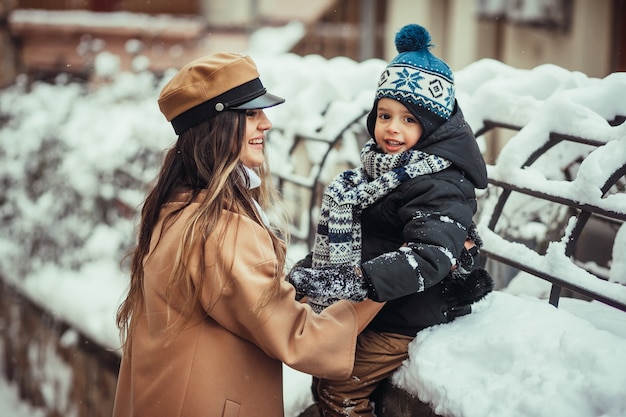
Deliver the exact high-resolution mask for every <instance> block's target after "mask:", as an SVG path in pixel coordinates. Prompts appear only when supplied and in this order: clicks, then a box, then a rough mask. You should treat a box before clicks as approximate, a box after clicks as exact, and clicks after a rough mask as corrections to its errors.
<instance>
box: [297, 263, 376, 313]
mask: <svg viewBox="0 0 626 417" xmlns="http://www.w3.org/2000/svg"><path fill="white" fill-rule="evenodd" d="M357 268H358V267H355V266H352V265H346V264H344V265H332V266H324V267H318V268H305V267H300V266H296V267H294V268H292V269H291V271H290V272H289V274H288V276H287V280H288V281H289V282H290V283H291V285H293V286H294V287H295V288H296V295H297V296H298V297H300V298H302V297H305V296H306V297H309V299H311V300H315V301H316V302H318V303H319V304H327V305H330V304H332V303H333V302H335V301H338V300H350V301H363V300H364V299H365V298H367V288H368V286H367V283H366V282H365V280H364V278H363V274H362V273H359V271H360V270H357Z"/></svg>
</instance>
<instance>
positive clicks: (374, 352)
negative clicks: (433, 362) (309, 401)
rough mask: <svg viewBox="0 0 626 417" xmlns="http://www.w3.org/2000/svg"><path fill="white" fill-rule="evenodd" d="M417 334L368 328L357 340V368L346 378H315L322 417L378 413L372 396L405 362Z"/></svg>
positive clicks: (315, 397) (355, 366)
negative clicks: (402, 333) (414, 335)
mask: <svg viewBox="0 0 626 417" xmlns="http://www.w3.org/2000/svg"><path fill="white" fill-rule="evenodd" d="M411 340H413V337H410V336H404V335H401V334H394V333H377V332H373V331H370V330H365V331H364V332H363V333H361V334H360V335H359V337H358V339H357V345H356V355H355V361H354V370H353V371H352V376H351V377H350V378H349V379H347V380H344V381H332V380H329V379H319V378H313V385H312V387H311V389H312V391H313V398H314V400H315V402H316V404H317V407H318V410H319V414H320V416H322V417H339V416H341V417H346V416H348V417H356V416H359V417H360V416H374V408H373V407H372V405H371V403H370V399H369V397H370V395H371V394H372V392H374V390H375V389H376V387H378V384H380V382H382V381H383V380H384V379H385V378H387V377H389V376H391V374H393V372H394V371H395V370H396V369H397V368H398V367H399V366H400V365H401V364H402V362H403V361H404V360H405V359H406V357H407V355H408V345H409V342H411Z"/></svg>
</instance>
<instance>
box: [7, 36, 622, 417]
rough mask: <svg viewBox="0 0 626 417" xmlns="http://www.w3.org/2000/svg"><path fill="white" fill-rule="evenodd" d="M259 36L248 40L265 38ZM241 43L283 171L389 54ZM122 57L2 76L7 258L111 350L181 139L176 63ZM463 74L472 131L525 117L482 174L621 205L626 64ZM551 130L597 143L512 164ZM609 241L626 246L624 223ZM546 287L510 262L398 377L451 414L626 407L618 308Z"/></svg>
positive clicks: (525, 229) (291, 375) (288, 405)
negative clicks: (167, 165) (169, 157)
mask: <svg viewBox="0 0 626 417" xmlns="http://www.w3.org/2000/svg"><path fill="white" fill-rule="evenodd" d="M299 30H300V29H299V28H298V27H296V26H290V27H288V28H286V29H285V30H284V31H277V32H275V33H268V32H267V31H265V32H263V33H262V34H259V36H261V35H262V36H269V37H271V36H279V37H281V42H282V43H283V44H284V45H289V44H291V43H293V42H290V40H291V41H293V39H290V36H298V33H300V32H299ZM256 42H257V43H255V40H254V39H253V41H252V42H251V45H261V46H262V45H263V44H264V42H260V41H259V40H258V39H257V40H256ZM129 48H130V49H132V45H129ZM250 52H251V54H252V56H253V58H254V59H255V61H256V62H257V64H258V66H259V69H260V73H261V74H262V80H263V83H264V84H265V86H266V87H267V88H268V90H269V91H271V92H273V93H274V94H277V95H281V96H283V97H286V98H287V101H286V103H285V104H283V105H281V106H277V107H275V108H271V109H268V110H267V114H268V116H269V117H270V119H271V120H272V122H273V124H274V128H275V133H274V134H273V135H270V144H269V146H270V148H269V149H268V153H269V155H270V157H271V158H270V159H271V161H274V163H273V164H272V168H273V170H274V171H275V172H280V173H281V174H282V175H285V176H289V175H293V169H294V167H293V166H292V164H291V163H290V161H287V160H286V159H285V158H286V155H287V150H288V149H290V148H291V146H292V144H293V143H294V140H295V139H294V138H295V136H296V135H300V136H306V137H315V138H323V139H325V140H328V139H332V138H333V137H334V136H335V135H337V134H338V132H340V131H342V130H343V129H344V127H345V126H346V124H347V122H349V121H352V120H356V119H358V118H359V117H360V116H362V115H363V114H364V112H366V111H367V110H368V109H369V108H370V106H371V104H372V99H373V92H374V89H375V86H376V82H377V80H378V76H379V74H380V72H381V71H382V69H383V68H384V66H385V65H386V63H385V62H383V61H381V60H369V61H365V62H362V63H357V62H354V61H352V60H350V59H347V58H334V59H330V60H327V59H324V58H322V57H320V56H316V55H311V56H305V57H299V56H296V55H293V54H287V53H280V52H276V51H274V50H271V51H267V50H265V51H263V50H262V47H258V49H253V50H251V51H250ZM270 52H271V53H270ZM116 59H117V58H116V57H114V56H110V55H106V54H101V55H100V56H99V57H98V59H97V60H96V61H95V63H96V71H97V72H98V74H97V75H100V76H101V77H102V78H103V79H105V80H108V81H107V82H102V83H101V84H99V85H91V86H85V85H82V84H79V83H75V82H72V81H71V79H70V77H69V76H60V77H58V79H57V81H56V83H53V84H45V83H34V84H33V85H29V84H28V83H27V82H26V80H25V79H24V78H23V77H22V78H19V79H18V82H17V83H16V85H14V86H11V87H9V88H6V89H4V90H3V91H1V92H0V120H2V121H3V122H2V125H0V140H1V142H2V145H1V146H0V159H1V160H2V163H1V164H0V183H2V184H3V193H4V194H3V197H2V198H1V199H0V203H1V204H0V217H1V218H2V219H3V228H2V232H1V234H0V274H1V275H2V276H3V277H4V278H5V279H6V280H7V281H8V282H10V283H11V284H13V285H14V286H16V287H18V288H19V289H20V290H21V291H22V292H23V293H24V294H26V295H27V296H28V297H29V298H31V299H32V300H33V301H34V302H36V303H38V304H40V305H42V306H45V307H46V308H48V309H50V310H52V311H54V312H55V313H56V314H57V315H58V317H59V318H61V319H63V320H65V321H67V322H68V323H69V324H71V325H72V326H74V327H75V328H77V329H80V331H81V332H84V333H85V334H86V335H87V336H89V337H90V338H92V339H94V340H95V341H97V342H99V343H100V344H102V345H103V346H104V347H106V348H113V349H115V348H116V347H117V346H118V343H119V341H118V339H117V329H116V328H115V320H114V317H115V311H116V309H117V306H118V305H119V303H120V301H121V300H122V298H123V296H124V292H125V290H126V286H127V283H128V276H127V275H128V274H127V266H126V264H125V263H123V262H122V264H121V265H120V261H121V260H122V259H123V257H124V255H125V254H126V251H127V250H128V249H129V248H130V245H132V243H133V239H134V232H135V230H134V228H135V222H136V218H135V217H133V216H132V215H131V213H133V211H134V210H135V209H136V208H137V207H139V206H140V204H141V201H142V198H143V193H144V192H145V185H146V184H147V183H149V182H150V181H151V180H152V179H153V178H154V177H155V175H156V173H157V169H158V162H159V158H160V155H161V154H160V151H161V150H162V149H164V148H166V147H168V146H170V145H171V144H172V143H173V142H174V140H175V136H174V133H173V131H172V128H171V126H170V125H169V124H168V123H167V122H166V121H165V119H164V118H163V116H162V115H161V114H160V113H159V110H158V107H157V105H156V98H157V96H158V92H159V91H160V88H161V86H162V85H163V83H164V82H166V81H167V79H168V78H169V77H171V75H172V74H173V73H172V72H168V73H167V74H165V75H164V76H163V77H162V78H159V77H157V76H155V75H154V74H151V73H149V72H146V71H144V70H143V68H145V65H138V66H137V67H135V71H136V72H134V73H126V72H120V70H119V65H118V64H117V63H116ZM456 85H457V97H458V99H459V101H460V103H461V106H462V108H463V111H464V113H465V116H466V118H467V120H468V122H469V123H470V125H471V126H472V128H473V129H474V130H475V131H476V130H478V129H480V128H481V127H482V125H483V121H484V120H490V119H491V120H499V121H503V122H506V123H508V124H510V125H514V126H515V125H517V126H525V127H524V128H523V129H522V130H521V131H520V132H519V133H517V134H516V135H515V136H514V137H513V138H512V139H511V141H510V142H509V144H508V145H507V146H506V147H505V148H504V150H503V151H502V154H501V155H500V157H499V159H498V161H496V163H495V164H494V165H493V166H490V167H489V174H490V176H493V177H497V178H501V179H503V180H507V181H509V182H514V183H516V184H520V185H522V186H526V187H529V188H534V189H539V190H542V191H545V192H547V193H551V194H556V195H561V196H563V197H565V198H569V199H572V200H576V201H580V202H589V203H591V204H596V205H600V206H603V207H605V208H607V209H610V210H614V211H618V212H623V211H624V208H625V207H626V200H625V198H626V195H624V194H623V192H622V193H615V194H612V195H610V196H609V197H604V198H601V196H600V195H599V193H598V191H597V190H598V187H599V185H601V184H603V183H604V181H605V180H606V178H605V177H606V175H607V169H608V170H611V169H614V168H615V167H616V166H618V165H619V164H621V163H623V161H624V160H625V159H626V151H625V149H626V141H625V139H626V125H621V126H610V125H609V124H608V123H607V122H606V120H611V119H613V118H615V116H618V115H626V102H625V101H624V99H623V97H625V96H626V74H624V73H616V74H611V75H609V76H607V77H605V78H603V79H595V78H589V77H587V76H586V75H584V74H581V73H578V72H570V71H568V70H566V69H563V68H559V67H556V66H554V65H542V66H539V67H537V68H535V69H532V70H520V69H516V68H511V67H509V66H507V65H505V64H503V63H500V62H497V61H493V60H481V61H478V62H475V63H473V64H471V65H469V66H468V67H466V68H463V69H460V70H458V71H457V72H456ZM550 131H558V132H559V133H563V134H569V135H582V136H587V137H590V138H593V139H596V140H597V141H599V142H601V143H607V145H605V146H603V147H600V148H598V151H592V150H590V149H589V146H587V145H577V144H571V146H570V145H568V146H567V147H565V149H561V150H560V152H553V153H547V154H546V155H545V157H544V158H543V159H541V160H538V161H537V163H536V164H533V166H532V167H528V168H524V169H522V168H520V167H521V163H522V162H523V161H524V160H525V159H526V158H527V157H528V156H529V155H530V153H531V152H532V151H533V150H534V149H536V148H537V147H538V146H540V145H541V144H542V143H545V141H546V140H548V138H549V132H550ZM320 149H326V148H323V147H322V148H320V144H312V143H311V144H307V151H308V153H309V156H310V159H311V160H312V161H314V162H317V163H319V162H320V158H321V153H322V152H320V151H319V150H320ZM355 149H357V148H356V147H355V146H346V147H345V149H344V150H343V151H342V150H339V151H337V152H338V153H337V154H336V155H335V156H334V159H333V161H337V162H341V161H349V162H350V161H352V162H353V161H354V158H355ZM342 152H343V154H342ZM581 154H582V155H585V156H587V155H588V156H587V159H586V160H585V162H583V164H581V166H580V167H579V168H578V173H579V174H580V175H578V176H576V178H575V179H574V180H573V181H570V182H569V183H566V182H565V181H563V178H562V177H561V176H560V175H561V173H562V168H563V167H564V166H566V165H567V164H569V163H570V162H571V160H572V159H573V158H575V157H576V156H578V155H581ZM322 174H323V175H322V178H329V177H330V174H329V173H322ZM489 204H490V202H489V201H486V202H485V207H484V209H483V210H488V209H489ZM521 217H522V218H524V216H521ZM538 224H541V222H539V223H537V222H531V221H523V219H518V223H515V220H514V219H513V220H511V223H510V226H511V229H512V230H515V229H516V230H517V232H518V233H519V235H521V236H536V235H540V234H541V233H542V231H545V228H542V227H539V226H538ZM481 227H483V229H481V232H484V234H485V236H483V238H484V239H485V241H486V243H485V244H486V245H488V244H493V245H500V246H502V247H503V248H504V250H507V251H508V250H510V251H511V253H513V254H516V251H518V250H519V251H520V252H519V256H521V257H525V256H529V253H528V250H527V248H526V247H525V246H524V245H521V244H510V245H511V246H510V247H509V246H507V245H505V244H502V242H500V241H498V240H497V239H499V238H498V237H497V236H496V235H495V234H492V235H490V234H489V233H488V232H487V231H486V230H485V228H484V226H481ZM616 240H617V242H618V243H619V242H621V244H619V245H618V246H619V247H621V248H623V247H624V242H625V241H626V232H625V231H624V226H622V228H621V230H620V232H619V234H618V236H617V238H616ZM490 242H491V243H490ZM516 245H517V246H516ZM559 245H562V242H555V243H554V246H553V247H554V248H556V249H558V246H559ZM522 246H524V247H523V249H522ZM556 249H553V250H550V251H549V253H548V256H546V257H543V258H542V259H541V260H537V259H535V258H532V257H531V258H530V262H535V263H536V264H537V265H538V266H539V265H543V266H542V267H545V268H547V269H550V268H564V267H565V268H568V267H569V265H571V262H569V261H567V260H566V259H564V258H563V256H562V255H561V252H562V251H557V250H556ZM305 252H306V248H304V247H303V246H302V245H295V244H294V245H292V246H291V247H290V250H289V256H290V258H291V259H292V260H298V259H300V258H301V257H302V256H303V255H304V254H305ZM617 254H618V255H617V256H614V261H615V265H614V267H613V269H612V270H611V281H613V282H621V283H624V282H625V281H626V279H625V278H624V277H625V274H624V271H626V259H625V258H624V256H623V253H622V252H619V251H617ZM573 274H574V275H575V276H573V277H572V279H573V280H576V282H578V283H580V284H581V285H585V286H586V285H589V286H596V285H598V286H609V285H612V287H607V288H610V289H609V291H612V289H614V288H619V290H620V291H621V290H623V289H624V288H623V287H615V285H616V284H610V283H605V282H599V281H598V280H597V279H595V280H594V279H593V278H590V279H588V278H589V277H586V276H582V275H581V274H580V270H579V269H576V270H573ZM546 291H547V290H546V286H545V283H544V282H543V281H540V280H538V279H536V278H532V277H529V276H528V275H525V274H520V275H519V276H518V277H517V278H516V279H514V280H513V281H512V282H511V284H510V286H509V287H508V288H505V289H504V290H502V291H497V292H495V293H492V294H491V295H489V296H488V297H487V298H486V299H485V300H483V301H481V302H480V303H478V304H476V305H475V312H474V313H473V314H471V315H469V316H465V317H462V318H459V319H457V320H456V321H455V322H453V323H450V324H445V325H440V326H435V327H432V328H429V329H427V330H425V331H423V332H421V333H420V334H419V335H418V337H417V338H416V339H415V340H414V341H413V342H412V343H411V345H410V357H409V359H408V360H407V361H406V362H405V364H404V365H403V366H402V367H401V368H400V369H399V370H398V372H397V373H396V374H395V376H394V383H396V384H398V385H399V386H400V387H402V388H404V389H405V390H407V391H408V392H410V393H413V394H415V395H417V396H418V397H419V398H420V399H421V400H423V401H426V402H431V403H432V404H433V405H434V407H435V409H436V411H437V412H440V413H442V414H444V415H455V416H461V415H463V416H465V417H472V416H481V417H490V416H502V415H504V416H507V417H517V416H519V417H541V416H551V417H554V416H567V417H590V416H605V417H619V416H622V417H623V416H626V396H625V395H624V392H626V365H625V362H624V361H623V358H622V357H621V356H622V354H623V352H625V351H626V330H625V329H626V314H624V313H623V312H620V311H617V310H615V309H613V308H611V307H608V306H605V305H602V304H600V303H597V302H592V303H588V302H583V301H580V300H571V299H564V300H562V302H561V305H560V308H559V309H555V308H554V307H552V306H550V305H549V304H548V303H547V302H546V301H545V300H544V299H541V300H540V299H539V298H541V297H545V296H546ZM620 291H617V290H616V292H618V293H620ZM621 293H623V291H621ZM624 300H626V298H624ZM53 366H54V367H55V368H58V369H56V372H55V369H52V370H46V371H45V372H47V373H49V374H50V378H61V379H65V378H68V376H67V375H65V374H64V373H63V370H62V368H63V365H62V364H53ZM66 382H67V381H66ZM309 382H310V377H309V376H307V375H304V374H301V373H299V372H297V371H294V370H292V369H289V368H285V383H284V388H285V410H286V416H287V417H290V416H297V415H298V413H299V412H300V411H302V410H303V409H305V408H306V407H307V406H308V405H310V404H311V403H312V399H311V394H310V391H309ZM1 384H2V385H0V405H1V408H2V409H3V410H7V409H10V410H12V414H11V415H15V416H19V417H21V416H24V417H26V416H30V417H34V416H39V415H43V413H41V412H40V411H38V410H32V409H30V408H29V407H27V406H25V405H23V404H21V403H20V402H19V401H17V400H16V398H15V397H16V395H15V391H14V388H13V387H11V386H10V385H6V384H5V383H4V382H2V383H1ZM13 410H14V411H13Z"/></svg>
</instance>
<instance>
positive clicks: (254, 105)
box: [230, 93, 285, 110]
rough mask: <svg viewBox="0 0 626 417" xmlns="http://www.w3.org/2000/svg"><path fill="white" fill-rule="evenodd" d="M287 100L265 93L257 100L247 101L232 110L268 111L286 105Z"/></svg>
mask: <svg viewBox="0 0 626 417" xmlns="http://www.w3.org/2000/svg"><path fill="white" fill-rule="evenodd" d="M284 102H285V99H284V98H282V97H278V96H275V95H274V94H270V93H265V94H263V95H262V96H259V97H257V98H255V99H252V100H250V101H247V102H245V103H243V104H240V105H238V106H234V107H231V108H230V109H231V110H252V109H266V108H268V107H273V106H276V105H278V104H281V103H284Z"/></svg>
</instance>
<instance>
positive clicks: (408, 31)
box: [396, 23, 433, 53]
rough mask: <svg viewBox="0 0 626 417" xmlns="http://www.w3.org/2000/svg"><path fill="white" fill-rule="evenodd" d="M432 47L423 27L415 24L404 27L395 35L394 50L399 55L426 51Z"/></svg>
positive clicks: (428, 35) (428, 34)
mask: <svg viewBox="0 0 626 417" xmlns="http://www.w3.org/2000/svg"><path fill="white" fill-rule="evenodd" d="M432 46H433V45H432V44H431V43H430V33H428V31H427V30H426V29H425V28H424V27H423V26H420V25H417V24H415V23H412V24H410V25H406V26H404V27H403V28H402V29H400V31H399V32H398V33H397V34H396V49H397V50H398V52H399V53H402V52H412V51H418V52H419V51H428V49H430V48H431V47H432Z"/></svg>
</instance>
